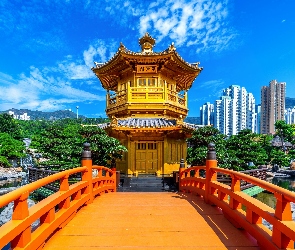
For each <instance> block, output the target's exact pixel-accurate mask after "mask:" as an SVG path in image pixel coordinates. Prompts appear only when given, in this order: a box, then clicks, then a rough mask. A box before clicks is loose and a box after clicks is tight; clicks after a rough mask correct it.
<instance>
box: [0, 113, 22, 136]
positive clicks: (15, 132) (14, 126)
mask: <svg viewBox="0 0 295 250" xmlns="http://www.w3.org/2000/svg"><path fill="white" fill-rule="evenodd" d="M0 133H7V134H9V135H10V136H11V137H12V138H14V139H16V140H21V139H23V137H22V133H21V128H20V126H19V125H18V123H17V120H15V119H13V117H12V116H11V115H9V114H6V113H4V114H0Z"/></svg>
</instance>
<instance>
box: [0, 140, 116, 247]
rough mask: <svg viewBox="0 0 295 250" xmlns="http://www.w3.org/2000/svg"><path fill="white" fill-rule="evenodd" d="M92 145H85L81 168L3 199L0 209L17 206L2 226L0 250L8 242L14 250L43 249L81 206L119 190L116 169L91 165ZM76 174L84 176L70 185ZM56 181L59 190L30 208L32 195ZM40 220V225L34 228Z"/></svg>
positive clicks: (54, 176) (22, 188)
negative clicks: (69, 180) (51, 236)
mask: <svg viewBox="0 0 295 250" xmlns="http://www.w3.org/2000/svg"><path fill="white" fill-rule="evenodd" d="M89 146H90V144H88V143H85V144H84V151H83V152H82V162H81V167H77V168H74V169H70V170H66V171H63V172H60V173H56V174H53V175H51V176H48V177H45V178H43V179H40V180H38V181H35V182H33V183H30V184H28V185H25V186H23V187H20V188H18V189H16V190H15V191H12V192H11V193H8V194H6V195H3V196H1V199H0V208H1V207H4V206H6V205H8V204H9V203H10V202H14V206H13V214H12V220H11V221H9V222H7V223H5V224H4V225H2V226H1V227H0V249H2V248H3V247H4V246H6V245H7V244H9V243H10V245H11V248H12V249H14V248H16V249H38V248H42V247H43V245H44V243H45V241H46V239H48V238H49V237H50V235H52V233H53V232H55V231H56V230H58V229H60V228H63V227H64V226H65V225H66V224H67V223H68V222H69V221H70V220H71V219H72V218H73V216H75V214H76V212H77V211H78V210H79V209H80V208H81V207H82V206H84V205H87V204H89V203H91V202H92V201H93V199H94V198H95V197H96V196H99V195H101V194H102V193H106V192H115V191H116V172H115V170H114V169H113V170H111V169H109V168H106V167H102V166H92V160H91V151H90V149H89ZM94 169H95V171H93V170H94ZM76 173H81V175H82V179H81V181H78V182H77V183H74V184H72V185H69V182H68V179H69V176H70V175H73V174H76ZM94 175H95V177H93V176H94ZM57 180H59V181H60V188H59V191H57V192H56V193H54V194H52V195H51V196H49V197H47V198H45V199H43V200H42V201H40V202H38V203H37V204H35V205H34V206H32V207H30V208H29V207H28V201H27V200H28V198H29V195H30V193H32V192H33V191H35V190H37V189H38V188H40V187H43V186H46V185H48V184H49V183H51V182H54V181H57ZM37 220H39V221H40V224H39V226H38V227H36V228H32V226H31V225H32V224H33V223H34V222H35V221H37Z"/></svg>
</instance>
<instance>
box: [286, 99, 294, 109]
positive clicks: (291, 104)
mask: <svg viewBox="0 0 295 250" xmlns="http://www.w3.org/2000/svg"><path fill="white" fill-rule="evenodd" d="M285 100H286V104H285V106H286V109H288V108H294V107H295V98H291V97H286V99H285Z"/></svg>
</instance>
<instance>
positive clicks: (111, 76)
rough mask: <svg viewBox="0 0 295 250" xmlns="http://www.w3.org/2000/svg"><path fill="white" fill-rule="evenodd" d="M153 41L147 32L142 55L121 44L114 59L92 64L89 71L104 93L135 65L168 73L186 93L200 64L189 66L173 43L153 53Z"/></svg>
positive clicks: (113, 87)
mask: <svg viewBox="0 0 295 250" xmlns="http://www.w3.org/2000/svg"><path fill="white" fill-rule="evenodd" d="M155 42H156V41H155V39H154V38H152V37H151V36H150V35H149V34H148V33H146V34H145V35H144V36H143V37H142V38H140V39H139V44H140V46H141V49H142V50H141V52H133V51H130V50H128V49H127V48H126V47H125V46H124V45H123V44H122V43H120V46H119V48H118V51H117V52H116V53H115V54H114V56H113V57H112V58H111V59H110V60H109V61H107V62H105V63H97V62H95V65H96V66H95V67H93V68H92V71H93V72H94V73H95V74H96V76H97V77H98V78H99V79H100V81H101V83H102V86H103V87H104V88H105V89H107V90H116V89H117V84H118V80H119V79H120V77H121V76H122V73H123V72H125V73H126V72H128V71H131V72H136V71H137V66H141V65H148V66H153V65H155V66H156V70H155V71H153V73H154V72H157V73H161V72H162V73H164V72H169V75H170V77H172V78H173V80H175V81H176V85H177V90H179V91H180V90H188V89H189V88H190V87H191V86H192V83H193V81H194V80H195V78H196V77H197V76H198V75H199V73H200V72H201V71H202V69H203V68H201V67H199V66H198V65H199V62H197V63H188V62H186V61H184V60H183V59H182V57H181V56H180V55H179V54H178V53H177V52H176V48H175V47H174V44H173V43H172V44H171V45H170V46H169V47H168V48H167V49H166V50H164V51H162V52H154V51H153V47H154V45H155Z"/></svg>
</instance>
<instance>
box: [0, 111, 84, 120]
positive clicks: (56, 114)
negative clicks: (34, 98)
mask: <svg viewBox="0 0 295 250" xmlns="http://www.w3.org/2000/svg"><path fill="white" fill-rule="evenodd" d="M9 111H12V112H13V113H14V115H16V116H19V115H23V114H24V113H27V115H28V116H30V120H41V119H43V120H51V121H53V120H59V119H64V118H77V114H76V113H74V112H73V111H70V110H58V111H53V112H43V111H37V110H36V111H32V110H29V109H9V110H6V111H0V113H8V112H9ZM79 118H82V119H84V118H86V117H85V116H83V115H79Z"/></svg>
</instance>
